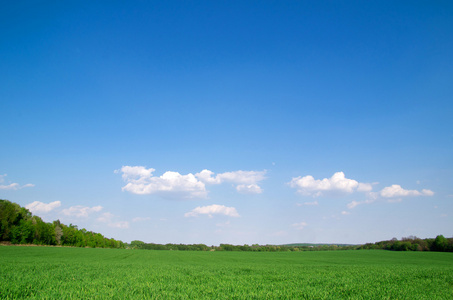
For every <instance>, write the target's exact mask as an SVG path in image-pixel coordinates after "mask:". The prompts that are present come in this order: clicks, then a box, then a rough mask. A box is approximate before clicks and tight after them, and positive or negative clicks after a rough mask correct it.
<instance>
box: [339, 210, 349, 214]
mask: <svg viewBox="0 0 453 300" xmlns="http://www.w3.org/2000/svg"><path fill="white" fill-rule="evenodd" d="M341 214H342V215H350V214H351V213H350V212H347V211H345V210H343V211H342V212H341Z"/></svg>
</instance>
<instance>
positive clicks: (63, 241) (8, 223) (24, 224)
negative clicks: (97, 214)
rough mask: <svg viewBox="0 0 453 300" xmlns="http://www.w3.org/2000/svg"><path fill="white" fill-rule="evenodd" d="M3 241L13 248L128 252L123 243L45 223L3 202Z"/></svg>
mask: <svg viewBox="0 0 453 300" xmlns="http://www.w3.org/2000/svg"><path fill="white" fill-rule="evenodd" d="M0 221H1V222H0V241H7V242H11V243H12V244H35V245H62V246H76V247H92V248H95V247H99V248H124V247H125V244H124V243H123V242H121V241H117V240H114V239H109V238H106V237H104V236H103V235H102V234H100V233H96V232H92V231H87V230H86V229H78V228H77V226H76V225H72V224H69V226H67V225H65V224H62V223H60V220H57V221H53V222H52V223H46V222H44V221H43V220H42V219H41V218H40V217H38V216H34V215H32V213H31V212H30V211H29V210H28V209H26V208H24V207H21V206H20V205H19V204H17V203H13V202H10V201H8V200H1V199H0Z"/></svg>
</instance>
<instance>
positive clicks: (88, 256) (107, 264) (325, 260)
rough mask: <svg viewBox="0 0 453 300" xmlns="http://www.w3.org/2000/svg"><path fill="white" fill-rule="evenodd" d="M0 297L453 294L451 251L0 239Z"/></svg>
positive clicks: (397, 296)
mask: <svg viewBox="0 0 453 300" xmlns="http://www.w3.org/2000/svg"><path fill="white" fill-rule="evenodd" d="M0 270H2V272H0V282H2V284H1V285H0V295H1V298H4V299H8V298H9V299H17V298H31V299H453V290H452V289H451V283H452V282H453V258H452V256H451V255H450V254H449V253H436V252H392V251H313V252H236V251H216V252H210V251H137V250H131V249H129V250H128V249H84V248H82V249H81V248H57V247H12V246H3V247H0Z"/></svg>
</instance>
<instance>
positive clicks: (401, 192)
mask: <svg viewBox="0 0 453 300" xmlns="http://www.w3.org/2000/svg"><path fill="white" fill-rule="evenodd" d="M380 195H381V196H382V197H384V198H394V197H410V196H432V195H434V192H433V191H431V190H426V189H423V190H422V191H421V192H419V191H417V190H405V189H403V188H402V187H401V186H400V185H398V184H393V185H391V186H388V187H385V188H383V189H382V190H381V192H380Z"/></svg>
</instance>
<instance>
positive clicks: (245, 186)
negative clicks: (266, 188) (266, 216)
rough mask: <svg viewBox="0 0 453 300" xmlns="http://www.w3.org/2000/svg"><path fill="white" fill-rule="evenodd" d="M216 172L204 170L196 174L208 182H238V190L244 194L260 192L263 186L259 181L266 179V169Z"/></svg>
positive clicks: (201, 179)
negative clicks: (215, 173)
mask: <svg viewBox="0 0 453 300" xmlns="http://www.w3.org/2000/svg"><path fill="white" fill-rule="evenodd" d="M213 175H214V172H212V171H210V170H206V169H205V170H203V171H201V172H200V173H197V174H195V176H196V177H197V178H198V179H199V180H200V181H202V182H204V183H206V184H221V183H223V182H231V183H233V184H237V186H236V190H237V191H238V192H239V193H244V194H260V193H262V190H261V187H260V186H259V185H258V183H259V182H260V181H262V180H264V179H265V175H266V171H242V170H239V171H234V172H225V173H219V174H217V175H216V176H213Z"/></svg>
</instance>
